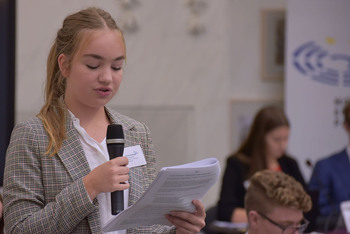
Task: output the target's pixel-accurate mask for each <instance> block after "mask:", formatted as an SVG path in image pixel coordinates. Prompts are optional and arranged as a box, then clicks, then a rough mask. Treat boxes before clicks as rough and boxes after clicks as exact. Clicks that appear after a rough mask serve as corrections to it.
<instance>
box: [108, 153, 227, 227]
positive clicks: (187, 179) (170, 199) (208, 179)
mask: <svg viewBox="0 0 350 234" xmlns="http://www.w3.org/2000/svg"><path fill="white" fill-rule="evenodd" d="M219 176H220V163H219V161H218V160H217V159H216V158H207V159H203V160H199V161H196V162H192V163H187V164H182V165H178V166H172V167H163V168H162V169H161V170H160V171H159V173H158V175H157V177H156V179H155V180H154V181H153V182H152V184H151V185H150V187H149V188H148V189H147V191H146V192H145V193H144V194H143V195H142V196H141V197H140V199H139V200H137V201H136V202H135V204H134V205H132V206H130V207H128V208H127V209H125V210H124V211H122V212H121V213H119V214H118V215H116V216H115V217H113V218H112V219H111V220H110V221H108V222H107V223H106V224H105V225H104V227H103V231H104V232H110V231H116V230H122V229H127V228H132V227H140V226H148V225H154V224H163V225H169V226H171V225H172V224H171V223H170V222H169V221H168V220H167V219H166V218H165V214H168V213H169V212H170V211H188V212H194V211H195V207H194V205H193V204H192V200H200V199H201V198H202V197H203V196H204V194H205V193H206V192H207V191H208V190H209V189H210V187H212V186H213V185H214V184H215V183H216V182H217V180H218V179H219Z"/></svg>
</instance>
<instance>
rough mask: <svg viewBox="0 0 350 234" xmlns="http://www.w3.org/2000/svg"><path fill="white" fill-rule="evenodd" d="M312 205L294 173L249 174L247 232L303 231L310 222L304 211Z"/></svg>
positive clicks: (267, 171) (261, 172)
mask: <svg viewBox="0 0 350 234" xmlns="http://www.w3.org/2000/svg"><path fill="white" fill-rule="evenodd" d="M311 206H312V202H311V198H310V196H309V195H308V194H307V193H306V191H305V190H304V188H303V186H302V185H301V184H300V183H299V182H298V181H296V180H295V179H294V178H293V177H291V176H289V175H287V174H285V173H283V172H280V171H271V170H262V171H258V172H256V173H255V174H254V175H253V176H252V177H251V178H250V184H249V186H248V189H247V193H246V195H245V208H246V210H247V216H248V224H249V227H248V232H247V233H248V234H260V233H261V234H267V233H268V234H281V233H283V234H295V233H304V231H305V230H306V228H307V226H308V223H309V222H308V221H307V220H306V219H305V218H304V216H303V212H307V211H309V210H310V209H311Z"/></svg>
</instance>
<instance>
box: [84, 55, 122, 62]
mask: <svg viewBox="0 0 350 234" xmlns="http://www.w3.org/2000/svg"><path fill="white" fill-rule="evenodd" d="M83 57H93V58H95V59H99V60H103V57H102V56H100V55H97V54H84V55H83ZM124 59H125V56H119V57H117V58H115V59H114V61H120V60H124Z"/></svg>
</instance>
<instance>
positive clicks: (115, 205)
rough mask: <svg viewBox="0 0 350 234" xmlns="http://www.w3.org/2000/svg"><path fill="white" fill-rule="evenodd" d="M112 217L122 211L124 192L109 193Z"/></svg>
mask: <svg viewBox="0 0 350 234" xmlns="http://www.w3.org/2000/svg"><path fill="white" fill-rule="evenodd" d="M111 203H112V215H117V214H119V213H120V212H122V211H123V210H124V191H114V192H111Z"/></svg>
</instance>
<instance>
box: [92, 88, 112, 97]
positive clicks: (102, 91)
mask: <svg viewBox="0 0 350 234" xmlns="http://www.w3.org/2000/svg"><path fill="white" fill-rule="evenodd" d="M95 90H96V92H97V93H98V94H99V95H100V96H103V97H105V96H108V95H109V94H110V93H111V92H112V90H111V89H110V88H108V87H100V88H97V89H95Z"/></svg>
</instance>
